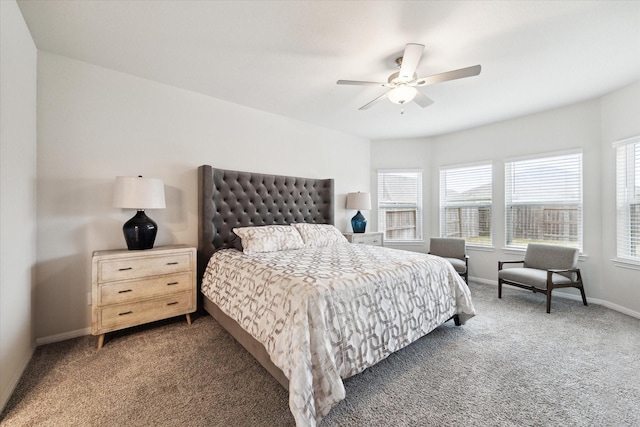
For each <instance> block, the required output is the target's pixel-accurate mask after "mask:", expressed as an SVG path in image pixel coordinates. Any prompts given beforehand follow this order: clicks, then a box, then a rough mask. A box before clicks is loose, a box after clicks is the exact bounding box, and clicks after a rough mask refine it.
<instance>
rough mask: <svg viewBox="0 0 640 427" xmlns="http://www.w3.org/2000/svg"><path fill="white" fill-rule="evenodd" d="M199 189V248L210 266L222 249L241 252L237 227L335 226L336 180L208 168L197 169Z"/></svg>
mask: <svg viewBox="0 0 640 427" xmlns="http://www.w3.org/2000/svg"><path fill="white" fill-rule="evenodd" d="M198 188H199V195H198V208H199V209H198V210H199V214H198V215H199V224H198V241H199V242H198V248H199V253H200V254H202V255H201V256H202V258H203V259H205V258H206V260H208V258H209V257H210V256H211V254H213V252H214V251H215V250H217V249H220V248H225V247H238V248H239V239H238V238H237V236H236V235H235V234H234V233H233V231H232V229H233V228H235V227H242V226H249V225H266V224H289V223H292V222H310V223H317V224H333V223H334V212H333V211H334V207H333V200H334V194H333V179H314V178H300V177H291V176H281V175H266V174H259V173H250V172H239V171H232V170H223V169H214V168H212V167H211V166H209V165H203V166H200V167H199V168H198ZM203 268H204V267H203ZM202 271H204V270H202Z"/></svg>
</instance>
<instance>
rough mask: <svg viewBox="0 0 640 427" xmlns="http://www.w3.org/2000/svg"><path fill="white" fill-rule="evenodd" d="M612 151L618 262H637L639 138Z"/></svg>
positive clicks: (639, 236)
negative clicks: (614, 176)
mask: <svg viewBox="0 0 640 427" xmlns="http://www.w3.org/2000/svg"><path fill="white" fill-rule="evenodd" d="M614 147H615V149H616V190H617V191H616V200H617V212H618V214H617V235H618V238H617V240H618V245H617V246H618V250H617V256H618V258H623V259H628V260H632V261H640V136H636V137H634V138H629V139H626V140H624V141H619V142H617V143H615V144H614Z"/></svg>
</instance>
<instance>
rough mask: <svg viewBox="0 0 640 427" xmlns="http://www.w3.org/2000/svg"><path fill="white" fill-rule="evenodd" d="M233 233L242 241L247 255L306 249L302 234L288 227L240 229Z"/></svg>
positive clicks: (272, 226) (268, 226) (271, 226)
mask: <svg viewBox="0 0 640 427" xmlns="http://www.w3.org/2000/svg"><path fill="white" fill-rule="evenodd" d="M233 232H234V233H236V234H237V235H238V236H239V237H240V239H242V252H244V253H245V254H255V253H261V252H276V251H288V250H292V249H302V248H304V242H303V241H302V237H300V233H298V232H297V231H296V229H295V228H293V227H290V226H288V225H262V226H256V227H240V228H234V229H233Z"/></svg>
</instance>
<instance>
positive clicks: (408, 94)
mask: <svg viewBox="0 0 640 427" xmlns="http://www.w3.org/2000/svg"><path fill="white" fill-rule="evenodd" d="M417 93H418V91H417V90H416V88H415V87H412V86H406V85H401V86H396V87H395V88H393V89H391V90H390V91H389V92H388V93H387V98H389V101H391V102H393V103H394V104H406V103H407V102H410V101H411V100H413V98H415V97H416V94H417Z"/></svg>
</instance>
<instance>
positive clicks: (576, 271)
mask: <svg viewBox="0 0 640 427" xmlns="http://www.w3.org/2000/svg"><path fill="white" fill-rule="evenodd" d="M547 271H550V272H552V273H578V272H579V271H580V269H579V268H569V269H566V270H560V269H557V268H548V269H547Z"/></svg>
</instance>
